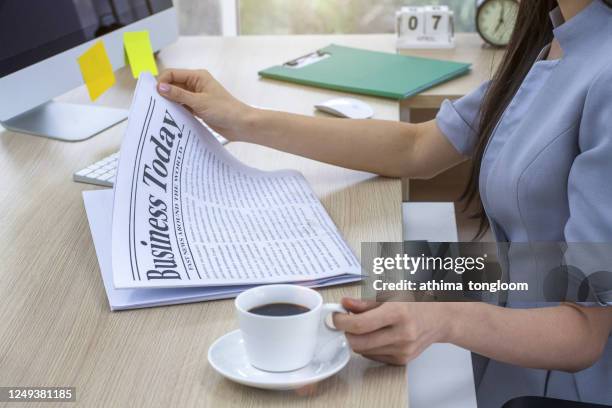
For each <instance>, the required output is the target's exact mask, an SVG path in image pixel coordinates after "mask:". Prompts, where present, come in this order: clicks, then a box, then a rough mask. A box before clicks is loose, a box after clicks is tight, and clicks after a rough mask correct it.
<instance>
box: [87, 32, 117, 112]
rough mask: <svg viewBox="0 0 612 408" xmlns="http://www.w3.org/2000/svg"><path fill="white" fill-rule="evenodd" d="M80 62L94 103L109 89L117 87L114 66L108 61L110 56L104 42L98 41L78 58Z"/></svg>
mask: <svg viewBox="0 0 612 408" xmlns="http://www.w3.org/2000/svg"><path fill="white" fill-rule="evenodd" d="M78 62H79V66H80V67H81V74H82V75H83V80H84V81H85V85H87V90H88V91H89V97H90V98H91V100H92V101H95V100H96V99H98V97H99V96H100V95H102V94H103V93H104V92H106V90H108V88H110V87H111V86H113V85H115V74H114V73H113V66H112V65H111V62H110V60H109V59H108V54H107V53H106V48H104V43H103V42H102V41H98V42H97V43H95V44H94V45H93V46H92V47H91V48H90V49H88V50H87V51H85V53H84V54H83V55H81V56H80V57H79V58H78Z"/></svg>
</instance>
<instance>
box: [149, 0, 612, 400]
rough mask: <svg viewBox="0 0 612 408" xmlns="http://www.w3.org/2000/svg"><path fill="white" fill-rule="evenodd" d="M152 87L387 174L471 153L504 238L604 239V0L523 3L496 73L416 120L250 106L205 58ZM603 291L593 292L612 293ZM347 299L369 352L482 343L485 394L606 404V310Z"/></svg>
mask: <svg viewBox="0 0 612 408" xmlns="http://www.w3.org/2000/svg"><path fill="white" fill-rule="evenodd" d="M549 14H550V16H549ZM158 90H159V92H160V93H161V94H162V95H164V96H165V97H167V98H168V99H171V100H173V101H176V102H179V103H182V104H184V105H185V106H187V107H188V108H189V109H191V111H192V112H193V113H194V114H195V115H197V116H199V117H201V118H202V119H203V120H204V121H206V122H207V123H208V124H209V125H210V126H212V127H213V128H214V129H215V130H217V131H218V132H220V133H221V134H223V135H224V136H225V137H227V138H228V139H230V140H240V141H246V142H251V143H258V144H262V145H266V146H269V147H273V148H275V149H279V150H283V151H286V152H291V153H294V154H299V155H302V156H306V157H310V158H313V159H316V160H320V161H324V162H327V163H333V164H336V165H339V166H344V167H348V168H353V169H359V170H365V171H369V172H374V173H378V174H381V175H385V176H390V177H411V178H419V177H420V178H429V177H432V176H434V175H436V174H438V173H440V172H441V171H443V170H445V169H447V168H449V167H451V166H454V165H456V164H457V163H459V162H461V161H463V160H465V159H466V158H467V157H471V158H472V159H473V162H474V171H473V174H472V179H471V182H470V183H469V185H468V191H467V197H468V199H476V200H481V202H482V207H481V208H482V209H483V217H485V214H486V219H487V220H488V222H489V224H490V226H491V228H492V230H493V232H494V234H495V237H496V239H497V240H498V241H509V242H537V241H567V242H606V243H610V242H612V205H611V204H612V184H611V183H610V181H609V180H610V175H611V174H612V8H610V7H609V6H608V5H607V4H606V3H605V2H604V0H592V1H591V0H558V1H554V0H539V1H537V2H533V1H523V2H521V6H520V11H519V16H518V21H517V26H516V29H515V32H514V34H513V38H512V40H511V44H510V45H509V47H508V50H507V52H506V56H505V59H504V61H503V62H502V64H501V66H500V68H499V69H498V71H497V73H496V74H495V76H494V78H493V79H492V81H490V82H487V83H485V84H483V85H482V86H480V87H479V88H478V89H476V90H475V91H473V92H472V93H471V94H469V95H467V96H465V97H464V98H461V99H459V100H457V101H455V102H454V103H453V102H449V101H445V102H444V104H443V105H442V107H441V109H440V112H439V114H438V115H437V117H436V119H435V120H433V121H430V122H426V123H422V124H407V123H395V122H387V121H378V120H365V121H359V120H339V119H332V118H313V117H306V116H300V115H293V114H288V113H281V112H274V111H266V110H259V109H255V108H252V107H249V106H247V105H245V104H243V103H241V102H240V101H238V100H236V99H235V98H233V97H232V96H231V95H230V94H229V93H228V92H227V91H226V90H225V89H223V87H222V86H221V85H220V84H219V83H218V82H216V81H215V80H214V79H213V78H212V77H211V76H210V75H209V74H208V73H207V72H205V71H187V70H169V71H167V72H165V73H163V74H162V75H161V76H160V77H159V85H158ZM330 141H333V143H330ZM381 157H384V160H375V159H373V158H381ZM483 219H484V218H483ZM511 273H514V271H512V272H511ZM516 273H525V271H516ZM609 294H610V292H608V295H609ZM605 295H606V294H605V293H603V294H601V297H600V298H599V301H600V302H602V303H606V302H610V304H611V305H612V297H610V296H608V297H606V296H605ZM343 303H344V305H345V306H346V308H347V309H349V310H351V311H353V312H355V313H354V314H352V315H336V316H335V323H336V326H337V327H339V328H341V329H343V330H345V331H346V332H347V338H348V340H349V342H350V344H351V347H352V348H353V349H354V350H355V351H356V352H358V353H361V354H363V355H364V356H366V357H368V358H372V359H374V360H378V361H382V362H386V363H390V364H404V363H406V362H407V361H409V360H410V359H412V358H414V357H415V356H417V355H418V354H419V353H420V352H421V351H422V350H423V349H425V348H426V347H427V346H429V345H430V344H432V343H434V342H449V343H454V344H456V345H459V346H461V347H464V348H466V349H469V350H471V351H473V352H474V353H476V354H475V356H476V360H475V361H476V363H477V364H476V366H477V370H476V384H477V388H478V400H479V405H480V406H484V407H489V406H491V407H499V406H501V405H502V404H503V403H504V402H505V401H507V400H509V399H511V398H513V397H516V396H520V395H547V396H550V397H557V398H563V399H570V400H582V401H591V402H599V403H607V404H612V341H611V340H610V332H611V330H612V308H606V307H586V306H581V305H577V304H572V303H563V304H560V305H557V306H551V307H542V308H531V309H525V308H510V307H499V306H497V305H491V304H486V303H469V304H465V303H461V304H457V303H446V304H445V303H386V304H374V303H365V302H362V301H359V300H355V299H344V300H343Z"/></svg>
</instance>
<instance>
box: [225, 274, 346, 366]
mask: <svg viewBox="0 0 612 408" xmlns="http://www.w3.org/2000/svg"><path fill="white" fill-rule="evenodd" d="M271 303H292V304H296V305H300V306H305V307H307V308H308V309H310V310H309V311H307V312H305V313H300V314H294V315H289V316H266V315H260V314H255V313H251V312H249V310H251V309H253V308H255V307H259V306H264V305H267V304H271ZM235 305H236V310H237V311H238V322H239V325H240V331H241V332H242V338H243V339H244V345H245V348H246V354H247V358H248V359H249V362H250V363H251V364H252V365H253V366H254V367H255V368H258V369H260V370H265V371H274V372H281V371H293V370H297V369H300V368H302V367H305V366H307V365H308V364H309V363H310V362H311V361H312V359H313V358H314V355H315V351H316V349H317V346H323V345H325V344H327V342H329V341H332V340H334V339H335V338H336V337H337V336H344V334H343V333H342V332H341V331H338V330H336V329H335V328H332V327H329V326H328V324H327V323H326V321H327V318H328V317H329V315H330V314H331V313H347V312H346V309H344V308H343V307H342V306H341V305H339V304H335V303H326V304H323V298H322V297H321V295H320V294H319V293H318V292H316V291H314V290H312V289H309V288H306V287H303V286H297V285H264V286H257V287H255V288H251V289H249V290H247V291H245V292H242V293H241V294H240V295H238V297H237V298H236V301H235Z"/></svg>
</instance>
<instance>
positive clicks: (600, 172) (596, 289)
mask: <svg viewBox="0 0 612 408" xmlns="http://www.w3.org/2000/svg"><path fill="white" fill-rule="evenodd" d="M578 147H579V152H580V153H579V154H578V156H576V158H575V159H574V162H573V164H572V167H571V168H570V173H569V178H568V184H567V189H568V200H569V213H570V215H569V218H568V221H567V223H566V225H565V229H564V235H565V241H566V242H567V244H568V253H566V262H567V263H568V264H574V265H575V264H579V265H580V266H579V268H580V269H581V270H582V274H581V275H582V276H581V277H582V278H583V283H585V281H586V283H588V285H587V286H586V287H588V288H589V289H590V292H591V295H592V296H593V297H594V299H593V300H595V301H597V302H598V303H600V304H608V305H612V69H607V70H606V71H604V73H602V74H600V75H599V77H598V78H597V79H596V80H595V81H594V82H593V84H592V86H591V87H590V89H589V91H588V92H587V95H586V99H585V104H584V111H583V114H582V119H581V122H580V132H579V140H578ZM584 278H586V280H585V279H584Z"/></svg>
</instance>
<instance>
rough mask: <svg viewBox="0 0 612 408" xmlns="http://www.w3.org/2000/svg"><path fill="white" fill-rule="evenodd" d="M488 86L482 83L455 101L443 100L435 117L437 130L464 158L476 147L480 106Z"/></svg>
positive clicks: (486, 83)
mask: <svg viewBox="0 0 612 408" xmlns="http://www.w3.org/2000/svg"><path fill="white" fill-rule="evenodd" d="M489 84H490V81H487V82H484V83H482V84H481V85H480V86H479V87H478V88H476V89H475V90H473V91H472V92H471V93H469V94H467V95H465V96H464V97H462V98H459V99H457V100H456V101H453V102H451V101H449V100H448V99H447V100H445V101H444V102H443V103H442V106H441V107H440V111H439V112H438V114H437V115H436V123H437V124H438V128H440V130H441V131H442V133H443V134H444V135H445V136H446V137H447V139H448V140H449V141H450V142H451V144H452V145H453V146H454V147H455V149H457V151H458V152H459V153H461V154H463V155H464V156H471V155H472V152H473V150H474V146H475V145H476V139H477V128H478V120H479V112H480V105H481V104H482V100H483V97H484V94H485V92H486V91H487V88H488V87H489Z"/></svg>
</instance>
